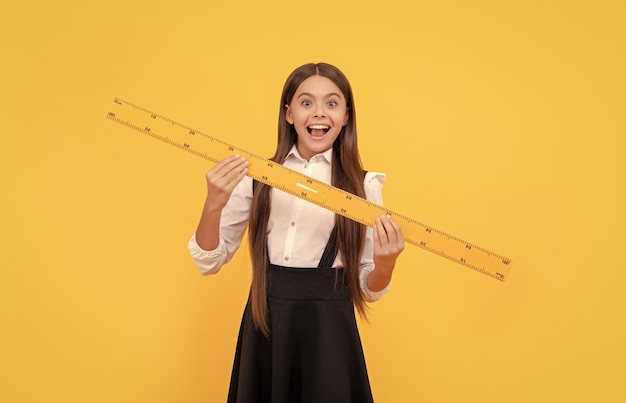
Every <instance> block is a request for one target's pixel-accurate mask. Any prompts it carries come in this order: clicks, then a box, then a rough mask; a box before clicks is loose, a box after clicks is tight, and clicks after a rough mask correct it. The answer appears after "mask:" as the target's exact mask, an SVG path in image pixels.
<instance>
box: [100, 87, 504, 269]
mask: <svg viewBox="0 0 626 403" xmlns="http://www.w3.org/2000/svg"><path fill="white" fill-rule="evenodd" d="M114 104H115V106H114V107H115V108H117V109H120V108H122V109H123V110H124V111H127V110H128V109H129V108H130V109H131V111H132V113H131V115H136V114H140V115H141V116H139V117H138V118H137V117H135V116H132V117H128V116H123V117H120V113H116V112H113V111H111V112H109V113H108V114H107V115H106V117H107V118H108V119H110V120H112V121H114V122H116V123H119V124H122V125H124V126H126V127H128V128H131V129H134V130H135V131H138V132H140V133H143V134H146V135H148V136H150V137H152V138H154V139H157V140H160V141H162V142H164V143H166V144H169V145H172V146H174V147H176V148H179V149H181V150H183V151H187V152H189V153H191V154H193V155H196V156H198V157H200V158H203V159H206V160H209V161H211V162H214V163H217V162H219V161H221V160H222V159H223V158H225V157H227V156H230V155H233V154H237V153H238V154H240V155H243V156H246V157H247V158H248V159H249V160H250V167H249V171H248V176H250V177H252V178H254V179H256V180H258V181H260V182H262V183H265V184H267V185H269V186H272V187H274V188H276V189H279V190H282V191H284V192H287V193H290V194H292V195H294V196H296V197H300V198H302V199H305V200H307V201H309V202H311V203H314V204H317V205H318V206H320V207H323V208H325V209H328V210H330V211H333V212H334V213H336V214H340V215H343V216H345V217H347V218H349V219H351V220H354V221H356V222H359V223H361V224H364V225H367V226H372V225H373V224H374V222H375V219H376V218H377V217H379V216H381V215H383V214H389V215H391V216H393V217H394V218H395V219H396V222H397V223H398V225H400V227H401V228H402V231H403V234H404V237H405V241H406V242H407V243H410V244H412V245H414V246H417V247H419V248H421V249H423V250H426V251H428V252H431V253H433V254H435V255H438V256H441V257H444V258H446V259H448V260H451V261H453V262H455V263H458V264H460V265H463V266H465V267H468V268H470V269H472V270H474V271H477V272H479V273H482V274H486V275H488V276H489V277H492V278H494V279H497V280H499V281H504V280H505V279H506V276H507V275H508V272H509V270H510V262H511V261H510V259H508V258H505V257H503V256H501V255H499V254H496V253H494V252H491V251H489V250H487V249H484V248H482V247H480V246H477V245H475V244H473V243H470V242H467V241H464V240H462V239H461V238H458V237H456V236H454V235H451V234H448V233H446V232H443V231H440V230H438V229H436V228H433V227H432V226H429V225H426V224H424V223H422V222H420V221H417V220H414V219H412V218H410V217H407V216H405V215H402V214H398V213H396V212H393V211H391V210H389V209H387V208H385V207H383V206H380V205H378V204H375V203H372V202H371V201H369V200H366V199H364V198H361V197H358V196H356V195H353V194H351V193H349V192H346V191H345V190H343V189H339V188H336V187H334V186H332V185H330V184H328V183H324V182H322V181H319V180H317V179H314V178H311V177H309V176H307V175H305V174H302V173H300V172H297V171H293V170H291V169H289V168H286V167H284V166H283V165H281V164H278V163H276V162H274V161H270V160H268V159H266V158H264V157H261V156H259V155H257V154H255V153H251V152H249V151H246V150H244V149H242V148H239V147H236V146H234V145H232V144H229V143H227V142H225V141H223V140H220V139H217V138H215V137H213V136H210V135H208V134H206V133H203V132H201V131H199V130H196V129H193V128H191V127H189V126H186V125H183V124H181V123H179V122H176V121H174V120H172V119H169V118H167V117H165V116H162V115H159V114H157V113H154V112H151V111H149V110H147V109H144V108H142V107H140V106H138V105H134V104H132V103H129V102H126V101H123V100H121V99H119V98H115V99H114ZM121 115H124V113H122V114H121ZM146 120H147V122H146ZM137 121H140V122H141V123H136V122H137ZM163 122H164V123H167V126H166V127H162V126H163ZM172 130H175V133H174V132H171V131H172ZM198 143H199V144H198ZM257 163H258V164H257Z"/></svg>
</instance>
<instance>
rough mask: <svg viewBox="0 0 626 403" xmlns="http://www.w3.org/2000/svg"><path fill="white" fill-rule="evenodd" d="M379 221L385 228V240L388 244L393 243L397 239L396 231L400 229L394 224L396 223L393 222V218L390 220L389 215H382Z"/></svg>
mask: <svg viewBox="0 0 626 403" xmlns="http://www.w3.org/2000/svg"><path fill="white" fill-rule="evenodd" d="M380 221H381V222H382V224H383V227H384V228H385V232H386V233H387V239H388V240H389V243H395V242H396V240H397V239H398V236H397V230H399V229H400V228H399V227H398V225H397V224H396V222H395V221H394V220H393V218H391V216H390V215H384V216H382V217H380Z"/></svg>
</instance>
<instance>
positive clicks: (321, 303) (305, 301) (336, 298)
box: [227, 229, 373, 403]
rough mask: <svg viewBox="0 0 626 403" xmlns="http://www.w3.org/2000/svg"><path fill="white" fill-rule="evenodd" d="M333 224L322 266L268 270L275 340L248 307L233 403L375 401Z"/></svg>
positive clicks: (232, 389) (270, 267) (233, 380)
mask: <svg viewBox="0 0 626 403" xmlns="http://www.w3.org/2000/svg"><path fill="white" fill-rule="evenodd" d="M336 255H337V244H336V229H334V230H333V233H332V235H331V237H330V240H329V242H328V244H327V245H326V250H325V251H324V255H323V256H322V258H321V260H320V263H319V266H318V267H317V268H293V267H283V266H277V265H272V264H269V263H268V268H267V277H268V278H267V284H268V286H267V298H268V309H269V317H270V329H271V334H270V338H269V339H268V338H266V337H265V336H263V334H261V333H260V332H259V331H257V329H256V327H255V326H254V322H253V320H252V310H251V306H250V300H248V303H247V305H246V308H245V310H244V314H243V319H242V322H241V328H240V330H239V337H238V340H237V348H236V351H235V361H234V364H233V371H232V376H231V381H230V389H229V393H228V400H227V402H228V403H371V402H373V397H372V392H371V389H370V383H369V379H368V375H367V368H366V365H365V358H364V355H363V348H362V345H361V339H360V336H359V332H358V328H357V322H356V317H355V313H354V306H353V303H352V298H351V296H350V291H349V289H348V288H347V287H346V283H345V280H344V277H343V269H333V268H332V267H331V266H332V264H333V262H334V260H335V256H336Z"/></svg>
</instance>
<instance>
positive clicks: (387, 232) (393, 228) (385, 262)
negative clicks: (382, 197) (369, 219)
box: [374, 215, 404, 272]
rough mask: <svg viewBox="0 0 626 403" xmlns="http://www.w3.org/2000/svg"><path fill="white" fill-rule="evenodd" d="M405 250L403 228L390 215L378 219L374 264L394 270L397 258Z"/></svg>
mask: <svg viewBox="0 0 626 403" xmlns="http://www.w3.org/2000/svg"><path fill="white" fill-rule="evenodd" d="M403 250H404V236H403V235H402V229H401V228H400V226H399V225H398V224H397V223H396V222H395V221H394V219H393V218H392V217H391V216H389V215H384V216H381V217H378V218H377V219H376V224H375V225H374V265H375V267H376V268H377V269H382V270H386V271H389V272H390V271H392V270H393V268H394V266H395V265H396V259H397V258H398V256H399V255H400V253H401V252H402V251H403Z"/></svg>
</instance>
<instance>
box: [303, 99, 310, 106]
mask: <svg viewBox="0 0 626 403" xmlns="http://www.w3.org/2000/svg"><path fill="white" fill-rule="evenodd" d="M302 106H311V101H309V100H308V99H305V100H304V101H302Z"/></svg>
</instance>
